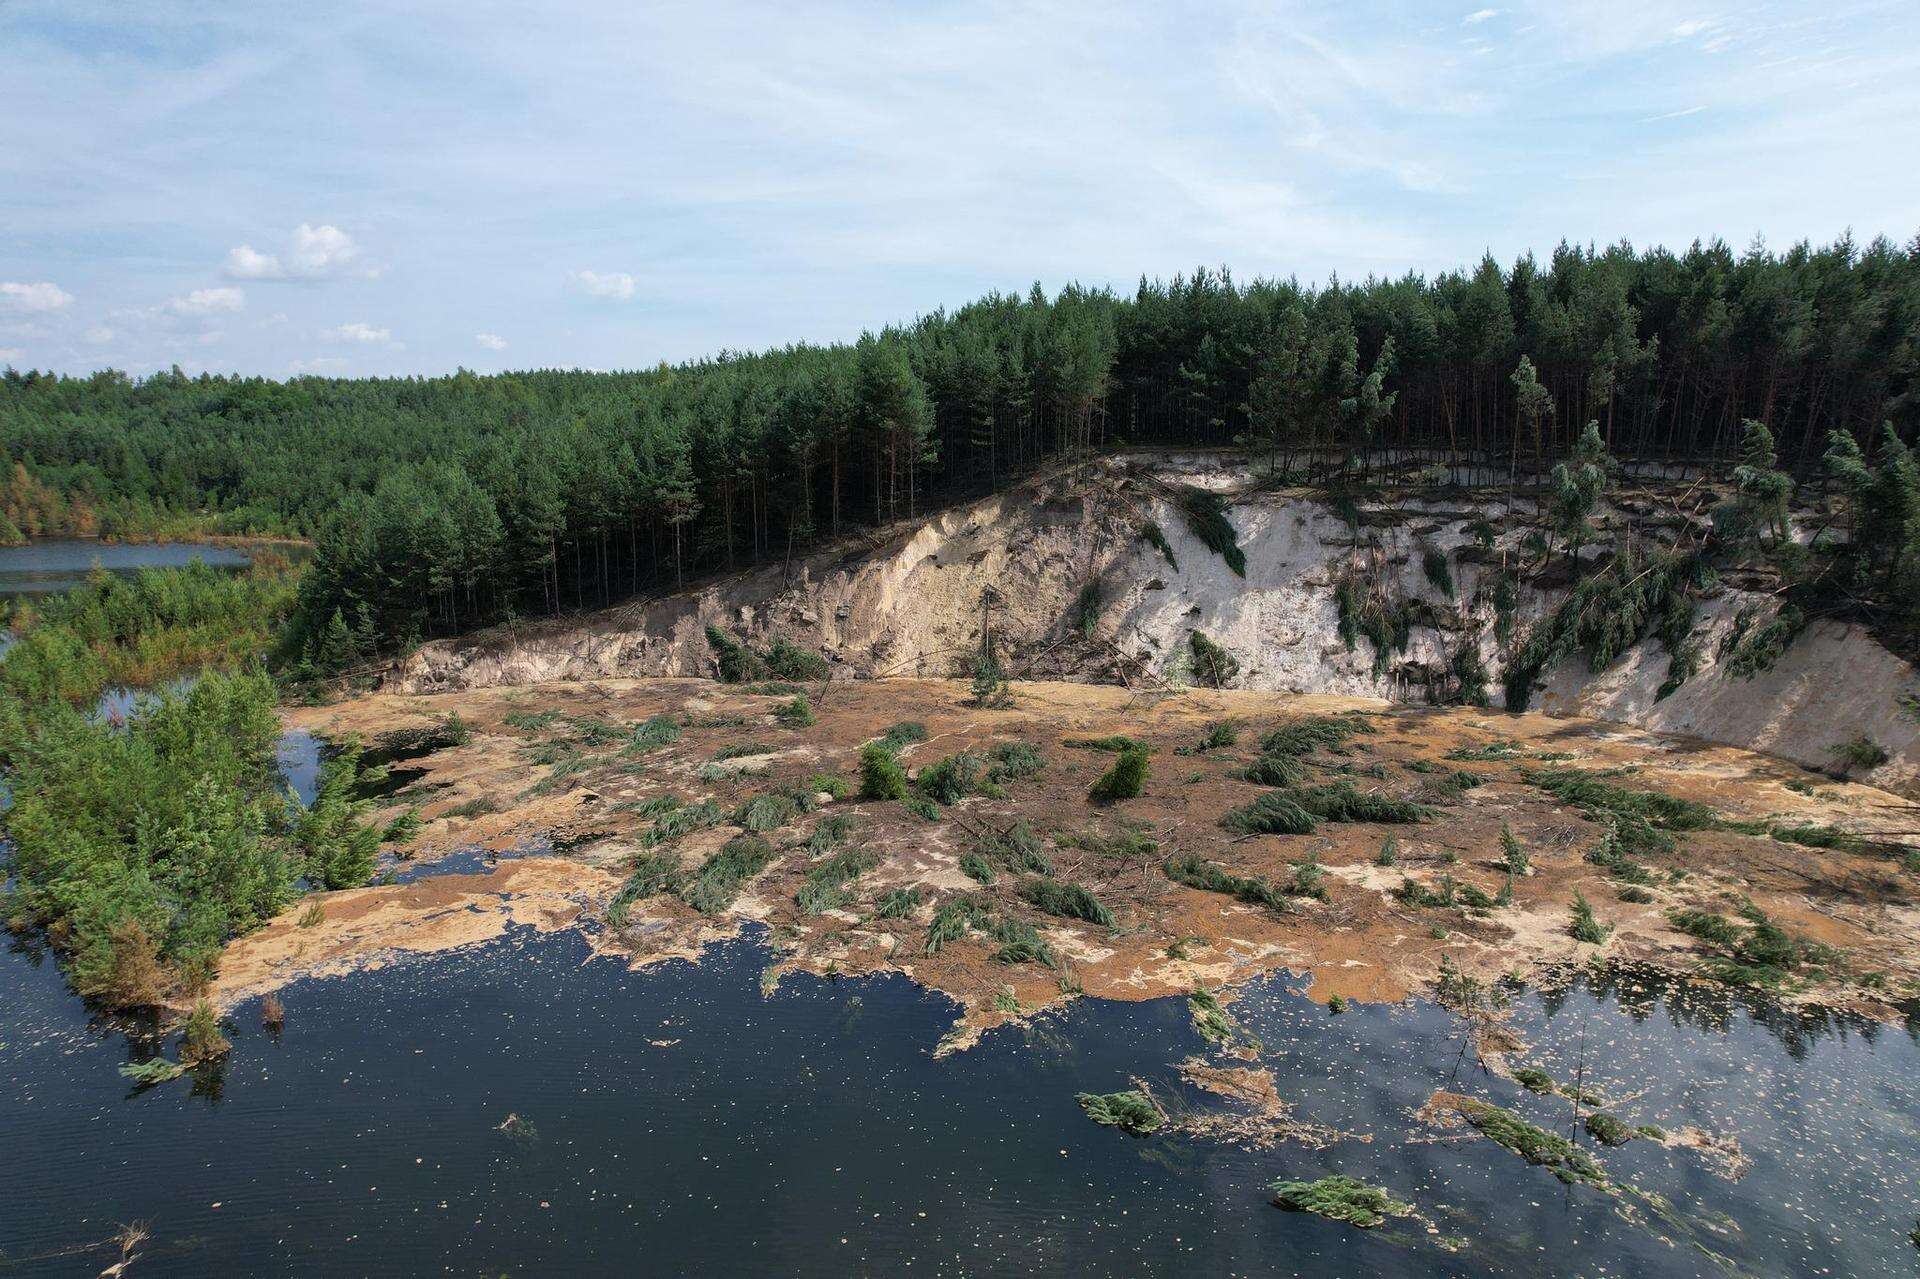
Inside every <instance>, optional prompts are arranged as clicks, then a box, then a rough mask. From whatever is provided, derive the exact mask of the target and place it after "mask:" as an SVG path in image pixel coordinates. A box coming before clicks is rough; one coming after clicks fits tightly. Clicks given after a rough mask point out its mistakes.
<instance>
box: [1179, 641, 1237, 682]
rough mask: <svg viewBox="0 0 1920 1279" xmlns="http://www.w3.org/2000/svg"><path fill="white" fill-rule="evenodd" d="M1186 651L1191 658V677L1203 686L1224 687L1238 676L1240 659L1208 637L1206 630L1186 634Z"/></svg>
mask: <svg viewBox="0 0 1920 1279" xmlns="http://www.w3.org/2000/svg"><path fill="white" fill-rule="evenodd" d="M1187 652H1188V655H1189V656H1190V657H1192V659H1193V678H1194V681H1195V682H1196V683H1198V684H1199V685H1200V686H1201V687H1203V688H1225V687H1227V686H1228V685H1229V684H1231V683H1233V681H1234V680H1236V679H1238V678H1239V677H1240V659H1239V658H1237V657H1235V656H1234V655H1233V654H1232V653H1229V652H1228V651H1227V650H1226V649H1224V648H1222V647H1220V646H1219V645H1218V644H1216V643H1214V642H1213V641H1212V640H1210V639H1208V638H1207V636H1206V632H1204V631H1194V632H1193V633H1191V634H1190V635H1188V636H1187Z"/></svg>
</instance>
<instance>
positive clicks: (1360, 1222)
mask: <svg viewBox="0 0 1920 1279" xmlns="http://www.w3.org/2000/svg"><path fill="white" fill-rule="evenodd" d="M1268 1189H1270V1190H1272V1191H1273V1192H1274V1194H1273V1205H1274V1207H1276V1208H1283V1209H1285V1210H1286V1211H1288V1212H1312V1213H1318V1214H1319V1215H1320V1216H1322V1217H1327V1218H1330V1219H1331V1220H1334V1221H1344V1222H1346V1223H1348V1224H1349V1225H1354V1226H1359V1227H1360V1228H1361V1229H1363V1230H1365V1229H1370V1228H1372V1227H1374V1226H1377V1225H1379V1224H1380V1223H1381V1222H1383V1221H1385V1220H1386V1219H1387V1218H1388V1217H1404V1216H1407V1215H1408V1214H1409V1213H1411V1212H1412V1211H1413V1205H1412V1204H1409V1203H1402V1202H1401V1201H1400V1200H1398V1199H1395V1198H1394V1197H1393V1196H1392V1195H1390V1194H1388V1193H1387V1192H1386V1191H1384V1190H1381V1189H1380V1188H1379V1187H1377V1186H1369V1185H1367V1184H1366V1183H1365V1182H1363V1181H1355V1180H1354V1179H1353V1178H1352V1177H1346V1176H1342V1175H1340V1174H1338V1173H1335V1174H1334V1175H1333V1176H1330V1177H1322V1178H1320V1179H1319V1180H1318V1181H1276V1182H1274V1183H1273V1184H1272V1185H1271V1186H1269V1187H1268Z"/></svg>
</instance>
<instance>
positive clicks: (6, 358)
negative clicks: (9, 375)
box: [0, 346, 27, 364]
mask: <svg viewBox="0 0 1920 1279" xmlns="http://www.w3.org/2000/svg"><path fill="white" fill-rule="evenodd" d="M26 358H27V353H26V352H25V351H22V350H21V349H20V348H19V347H17V346H0V364H18V363H19V362H20V361H21V360H24V359H26Z"/></svg>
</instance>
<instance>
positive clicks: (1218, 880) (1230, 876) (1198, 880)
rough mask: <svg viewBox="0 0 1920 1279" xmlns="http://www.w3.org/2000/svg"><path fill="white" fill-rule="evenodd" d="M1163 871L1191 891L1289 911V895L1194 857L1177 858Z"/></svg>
mask: <svg viewBox="0 0 1920 1279" xmlns="http://www.w3.org/2000/svg"><path fill="white" fill-rule="evenodd" d="M1161 869H1162V870H1163V871H1165V872H1166V876H1167V878H1168V879H1171V880H1172V881H1173V882H1174V883H1176V884H1184V885H1186V886H1187V887H1188V888H1198V889H1200V890H1201V891H1202V892H1208V893H1220V894H1223V895H1224V896H1227V897H1232V898H1234V899H1235V900H1236V901H1243V902H1248V903H1251V904H1253V905H1257V906H1267V907H1271V908H1272V909H1274V910H1286V909H1287V899H1286V896H1285V894H1283V893H1281V892H1280V891H1279V890H1278V889H1276V888H1274V887H1273V885H1271V884H1269V883H1267V881H1266V880H1264V879H1251V878H1248V877H1246V876H1243V875H1235V874H1234V873H1232V872H1231V871H1229V870H1227V869H1226V868H1225V867H1223V866H1221V865H1220V864H1219V863H1218V862H1210V861H1207V860H1206V859H1205V858H1202V857H1197V856H1195V855H1194V854H1192V853H1181V854H1180V855H1178V856H1176V857H1169V858H1168V859H1167V860H1166V861H1165V862H1164V863H1162V866H1161Z"/></svg>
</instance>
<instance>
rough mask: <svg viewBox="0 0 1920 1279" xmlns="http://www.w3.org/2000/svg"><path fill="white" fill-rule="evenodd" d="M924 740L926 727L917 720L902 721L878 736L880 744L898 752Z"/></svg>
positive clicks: (925, 738)
mask: <svg viewBox="0 0 1920 1279" xmlns="http://www.w3.org/2000/svg"><path fill="white" fill-rule="evenodd" d="M926 740H927V726H926V725H925V724H922V723H921V722H920V721H919V720H917V719H903V720H901V721H900V722H899V723H897V724H895V725H893V726H892V727H891V728H889V729H887V731H886V732H885V733H883V734H881V736H880V744H881V745H883V746H885V747H886V748H887V749H888V750H891V751H899V750H902V749H904V748H905V747H908V746H911V745H913V744H914V743H915V742H924V741H926Z"/></svg>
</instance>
